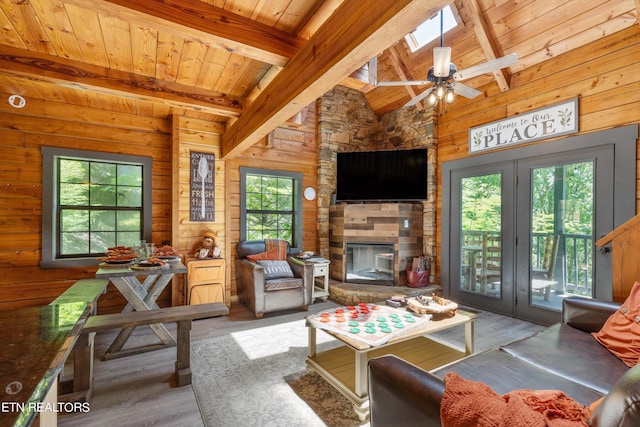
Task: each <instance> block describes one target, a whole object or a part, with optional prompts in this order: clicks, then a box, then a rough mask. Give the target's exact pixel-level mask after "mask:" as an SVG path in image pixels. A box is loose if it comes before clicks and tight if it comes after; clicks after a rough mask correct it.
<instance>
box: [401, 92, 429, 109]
mask: <svg viewBox="0 0 640 427" xmlns="http://www.w3.org/2000/svg"><path fill="white" fill-rule="evenodd" d="M432 90H433V89H427V90H425V91H424V92H422V93H421V94H419V95H416V96H414V97H413V99H412V100H411V101H409V102H407V103H406V104H404V106H405V107H411V106H412V105H416V104H417V103H418V102H420V101H422V100H423V99H425V98H426V97H427V96H429V94H430V93H431V91H432Z"/></svg>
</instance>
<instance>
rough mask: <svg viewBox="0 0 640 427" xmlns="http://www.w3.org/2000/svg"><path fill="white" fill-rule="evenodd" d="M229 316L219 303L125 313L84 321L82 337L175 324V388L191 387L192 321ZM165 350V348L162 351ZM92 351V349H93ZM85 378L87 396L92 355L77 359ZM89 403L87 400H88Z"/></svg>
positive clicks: (90, 380) (90, 391) (91, 387)
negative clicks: (159, 324)
mask: <svg viewBox="0 0 640 427" xmlns="http://www.w3.org/2000/svg"><path fill="white" fill-rule="evenodd" d="M226 314H229V309H228V308H227V306H226V305H225V304H223V303H221V302H215V303H209V304H198V305H187V306H177V307H167V308H158V309H154V310H147V311H131V312H126V313H116V314H103V315H99V316H91V317H89V319H87V321H86V323H85V325H84V329H83V331H82V336H81V338H82V337H85V338H86V337H89V336H90V335H91V334H93V333H95V332H98V331H106V330H110V329H119V328H127V327H136V326H143V325H152V324H156V323H172V322H176V323H177V324H178V336H177V347H176V377H177V382H178V386H179V387H181V386H184V385H188V384H191V325H192V321H193V320H195V319H202V318H206V317H213V316H222V315H226ZM162 348H164V346H163V347H162ZM92 350H93V346H92ZM76 363H77V364H80V365H81V366H79V367H78V369H83V370H84V372H85V374H84V376H82V378H85V383H84V384H82V386H83V387H86V388H85V390H87V391H88V393H87V395H88V396H90V395H91V393H92V392H93V351H92V352H91V357H90V358H89V359H87V358H83V359H81V360H78V359H76ZM87 399H89V397H87Z"/></svg>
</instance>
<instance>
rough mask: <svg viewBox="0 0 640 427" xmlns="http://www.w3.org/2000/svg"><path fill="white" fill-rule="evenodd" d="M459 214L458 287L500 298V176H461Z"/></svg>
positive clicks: (496, 174) (497, 174)
mask: <svg viewBox="0 0 640 427" xmlns="http://www.w3.org/2000/svg"><path fill="white" fill-rule="evenodd" d="M460 215H461V218H460V224H461V230H460V236H461V241H462V245H461V246H460V251H461V253H460V260H461V264H460V288H461V290H462V291H467V292H473V293H479V294H484V295H487V296H489V297H493V298H500V297H501V287H500V283H501V280H502V233H501V230H502V175H501V174H499V173H495V174H488V175H480V176H470V177H466V178H462V181H461V210H460Z"/></svg>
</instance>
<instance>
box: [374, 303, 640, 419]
mask: <svg viewBox="0 0 640 427" xmlns="http://www.w3.org/2000/svg"><path fill="white" fill-rule="evenodd" d="M618 307H619V304H617V303H613V302H603V301H596V300H591V299H587V298H581V297H569V298H566V299H565V300H564V302H563V309H562V321H561V323H558V324H556V325H553V326H551V327H549V328H548V329H545V330H544V331H542V332H540V333H538V334H536V335H534V336H532V337H529V338H526V339H523V340H520V341H517V342H514V343H512V344H509V345H506V346H503V347H501V348H499V349H493V350H489V351H486V352H483V353H478V354H474V355H472V356H469V357H467V358H465V359H462V360H461V361H458V362H456V363H454V364H451V365H449V366H446V367H443V368H441V369H438V370H435V371H433V372H431V373H429V372H426V371H424V370H422V369H420V368H418V367H416V366H414V365H412V364H410V363H407V362H405V361H403V360H401V359H399V358H397V357H395V356H391V355H388V356H382V357H379V358H376V359H372V360H370V361H369V374H368V375H369V405H370V417H371V427H381V426H440V425H441V423H440V401H441V400H442V396H443V393H444V390H445V385H444V381H443V379H442V378H443V377H444V375H445V374H446V373H447V372H451V371H455V372H457V373H458V374H459V375H460V376H461V377H463V378H465V379H468V380H473V381H480V382H483V383H485V384H487V385H489V386H490V387H491V388H493V390H495V391H496V393H498V394H504V393H508V392H510V391H512V390H517V389H536V390H561V391H563V392H564V393H565V394H566V395H568V396H569V397H571V398H573V399H575V400H576V401H578V402H580V403H582V404H583V405H587V406H588V405H590V404H591V403H593V402H594V401H596V400H597V399H599V398H600V397H602V396H606V397H605V399H604V400H603V401H602V403H600V405H599V406H598V407H597V409H596V410H595V411H594V412H593V413H592V415H591V418H590V420H589V425H590V426H593V427H613V426H618V427H631V426H640V364H638V365H636V366H635V367H634V368H631V369H629V368H628V367H627V365H625V364H624V363H623V362H622V361H620V359H618V358H617V357H615V356H614V355H613V354H611V353H610V352H609V351H608V350H607V349H606V348H605V347H603V346H602V345H600V344H599V343H598V342H597V341H596V340H595V339H593V337H592V336H591V335H590V332H595V331H598V330H600V328H601V327H602V325H603V324H604V322H605V321H606V319H607V318H608V317H609V316H610V315H611V314H612V313H614V312H615V310H616V309H617V308H618Z"/></svg>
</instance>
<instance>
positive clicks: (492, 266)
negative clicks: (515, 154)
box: [444, 163, 514, 315]
mask: <svg viewBox="0 0 640 427" xmlns="http://www.w3.org/2000/svg"><path fill="white" fill-rule="evenodd" d="M452 183H453V185H452V187H451V198H452V200H454V201H455V202H454V203H452V208H453V209H452V211H451V214H450V215H448V216H447V218H449V221H448V225H449V227H450V230H451V231H452V233H451V252H450V253H451V266H452V269H451V272H452V273H453V274H452V275H451V283H450V285H451V287H450V289H451V297H452V298H453V299H454V300H455V301H457V302H459V303H461V304H467V305H473V306H477V307H482V308H485V309H487V310H491V311H494V312H497V313H503V314H507V315H512V314H513V293H514V284H513V223H512V222H509V221H507V222H505V219H506V218H511V217H512V216H513V202H512V198H511V197H508V195H511V194H513V191H514V190H513V183H514V168H513V163H506V164H500V163H496V164H493V165H491V166H489V167H480V168H468V169H464V170H459V171H454V172H453V173H452ZM505 199H506V200H507V201H509V200H511V202H505ZM444 215H447V213H446V212H445V213H444Z"/></svg>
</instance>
